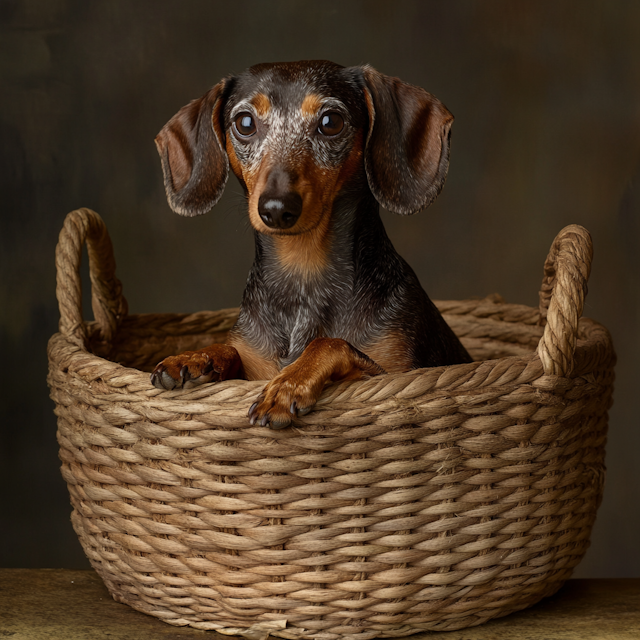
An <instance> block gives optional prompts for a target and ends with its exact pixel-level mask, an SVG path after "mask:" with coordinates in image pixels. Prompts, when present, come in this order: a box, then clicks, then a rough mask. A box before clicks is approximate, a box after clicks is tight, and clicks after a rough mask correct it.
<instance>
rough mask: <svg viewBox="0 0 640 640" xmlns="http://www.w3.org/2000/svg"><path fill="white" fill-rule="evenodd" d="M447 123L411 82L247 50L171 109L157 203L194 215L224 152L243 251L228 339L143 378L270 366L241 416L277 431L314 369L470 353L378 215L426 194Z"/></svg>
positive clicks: (338, 370)
mask: <svg viewBox="0 0 640 640" xmlns="http://www.w3.org/2000/svg"><path fill="white" fill-rule="evenodd" d="M452 122H453V116H452V115H451V114H450V113H449V111H448V110H447V109H446V108H445V107H444V105H443V104H442V103H441V102H440V101H438V100H437V99H436V98H435V97H433V96H432V95H430V94H429V93H427V92H426V91H424V90H423V89H420V88H419V87H415V86H412V85H410V84H407V83H405V82H402V81H401V80H399V79H398V78H392V77H389V76H386V75H383V74H381V73H379V72H377V71H376V70H375V69H373V68H372V67H370V66H362V67H347V68H345V67H342V66H340V65H337V64H334V63H332V62H327V61H303V62H293V63H289V62H287V63H275V64H259V65H256V66H254V67H251V68H250V69H249V70H248V71H246V72H245V73H243V74H241V75H239V76H231V77H227V78H224V79H223V80H222V81H221V82H220V83H218V84H217V85H216V86H214V87H213V88H212V89H211V90H210V91H209V92H208V93H206V94H205V95H204V96H202V97H201V98H199V99H198V100H194V101H192V102H191V103H190V104H188V105H187V106H186V107H183V108H182V109H181V110H180V111H179V112H178V113H177V114H176V115H175V116H174V117H173V118H172V119H171V120H169V122H168V123H167V124H166V125H165V127H164V128H163V129H162V131H160V133H159V134H158V136H157V138H156V144H157V147H158V151H159V153H160V157H161V161H162V169H163V172H164V183H165V188H166V192H167V198H168V200H169V204H170V206H171V208H172V209H173V210H174V211H176V212H177V213H180V214H182V215H187V216H194V215H198V214H202V213H206V212H207V211H208V210H209V209H211V207H213V206H214V205H215V204H216V202H217V201H218V199H219V198H220V195H221V194H222V191H223V189H224V186H225V183H226V181H227V176H228V173H229V166H231V170H232V171H233V173H234V174H235V175H236V177H237V178H238V180H239V181H240V184H241V185H242V187H243V189H244V191H245V194H246V197H247V201H248V209H249V220H250V222H251V225H252V227H253V229H254V235H255V247H256V253H255V260H254V263H253V266H252V268H251V272H250V273H249V278H248V281H247V286H246V289H245V291H244V296H243V299H242V306H241V308H240V315H239V317H238V321H237V323H236V324H235V326H234V327H233V329H232V330H231V331H230V332H229V336H228V339H227V343H226V344H224V345H223V344H214V345H212V346H210V347H206V348H204V349H201V350H199V351H191V352H186V353H183V354H181V355H178V356H171V357H168V358H165V359H164V360H163V361H162V362H161V363H160V364H159V365H158V366H157V367H156V369H155V371H154V372H153V374H152V375H151V381H152V383H153V384H154V385H155V386H156V387H158V388H160V389H174V388H180V387H190V386H193V385H197V384H202V383H204V382H212V381H219V380H227V379H230V378H244V379H248V380H269V382H268V384H267V385H266V387H265V388H264V390H263V392H262V394H261V395H260V396H259V398H258V399H257V401H256V402H255V403H254V404H253V405H252V406H251V408H250V409H249V415H248V418H249V421H250V423H251V424H256V423H257V424H260V425H262V426H267V425H268V426H270V427H271V428H273V429H281V428H284V427H287V426H288V425H290V424H291V423H292V420H293V419H294V418H295V417H296V416H302V415H305V414H306V413H308V412H309V411H310V410H311V409H312V407H313V405H314V404H315V403H316V401H317V400H318V398H319V397H320V394H321V393H322V390H323V387H324V386H325V384H326V383H327V382H330V381H338V380H358V379H361V378H364V377H367V376H374V375H377V374H381V373H385V372H389V373H392V372H401V371H408V370H411V369H416V368H420V367H433V366H439V365H447V364H456V363H461V362H470V361H471V359H470V357H469V354H468V353H467V351H466V350H465V349H464V347H463V346H462V344H461V343H460V341H459V340H458V338H457V337H456V336H455V334H454V333H453V331H452V330H451V329H450V328H449V326H448V325H447V324H446V322H445V321H444V319H443V318H442V316H441V315H440V313H439V312H438V310H437V309H436V307H435V306H434V304H433V303H432V302H431V300H430V299H429V298H428V296H427V294H426V293H425V292H424V290H423V289H422V287H421V286H420V283H419V281H418V278H417V277H416V275H415V273H414V272H413V271H412V269H411V268H410V267H409V265H408V264H407V263H406V262H405V261H404V260H403V259H402V258H401V257H400V256H399V255H398V254H397V253H396V251H395V249H394V248H393V246H392V244H391V241H390V240H389V238H388V237H387V234H386V232H385V230H384V227H383V224H382V221H381V219H380V215H379V204H381V205H383V206H384V207H386V208H387V209H389V210H390V211H392V212H395V213H400V214H411V213H415V212H417V211H419V210H421V209H423V208H425V207H426V206H428V205H429V204H430V203H431V202H432V201H433V200H434V199H435V198H436V196H437V195H438V193H439V192H440V190H441V188H442V185H443V183H444V180H445V177H446V174H447V169H448V165H449V138H450V129H451V124H452Z"/></svg>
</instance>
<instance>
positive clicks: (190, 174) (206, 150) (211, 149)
mask: <svg viewBox="0 0 640 640" xmlns="http://www.w3.org/2000/svg"><path fill="white" fill-rule="evenodd" d="M227 84H228V80H226V79H225V80H222V81H221V82H219V83H218V84H217V85H216V86H215V87H213V88H212V89H210V90H209V91H208V92H207V93H205V94H204V95H203V96H202V97H201V98H198V99H197V100H193V101H191V102H190V103H189V104H188V105H187V106H186V107H182V109H180V111H178V113H176V115H175V116H173V118H171V120H169V122H167V124H166V125H165V126H164V127H163V128H162V130H161V131H160V133H159V134H158V135H157V136H156V146H157V148H158V153H159V154H160V159H161V161H162V172H163V173H164V187H165V190H166V192H167V200H168V201H169V206H170V207H171V208H172V209H173V210H174V211H175V212H176V213H180V214H182V215H184V216H196V215H199V214H201V213H206V212H207V211H209V209H211V207H213V205H215V204H216V202H218V200H219V199H220V196H221V195H222V192H223V191H224V185H225V184H226V182H227V177H228V175H229V159H228V158H227V154H226V152H225V151H224V147H225V134H224V127H223V125H222V106H223V102H224V99H223V96H224V94H225V88H226V85H227Z"/></svg>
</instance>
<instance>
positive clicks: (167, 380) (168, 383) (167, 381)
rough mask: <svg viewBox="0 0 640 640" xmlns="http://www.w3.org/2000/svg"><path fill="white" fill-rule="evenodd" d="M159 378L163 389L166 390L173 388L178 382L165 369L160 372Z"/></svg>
mask: <svg viewBox="0 0 640 640" xmlns="http://www.w3.org/2000/svg"><path fill="white" fill-rule="evenodd" d="M160 378H161V384H162V387H163V389H167V390H168V391H171V389H175V388H176V386H177V384H178V383H177V382H176V381H175V380H174V379H173V378H172V377H171V376H170V375H169V374H168V373H167V372H166V371H161V372H160Z"/></svg>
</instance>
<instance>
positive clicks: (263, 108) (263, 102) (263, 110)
mask: <svg viewBox="0 0 640 640" xmlns="http://www.w3.org/2000/svg"><path fill="white" fill-rule="evenodd" d="M249 102H251V104H252V105H253V106H254V107H255V109H256V113H257V114H258V115H259V116H260V117H261V118H264V117H265V116H266V115H267V114H268V113H269V110H270V109H271V102H270V100H269V98H267V96H265V95H264V93H257V94H256V95H255V96H253V98H251V100H250V101H249Z"/></svg>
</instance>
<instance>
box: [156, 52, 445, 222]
mask: <svg viewBox="0 0 640 640" xmlns="http://www.w3.org/2000/svg"><path fill="white" fill-rule="evenodd" d="M452 122H453V116H452V115H451V114H450V113H449V111H447V109H446V107H445V106H444V105H443V104H442V103H441V102H440V101H439V100H437V99H436V98H434V97H433V96H432V95H430V94H429V93H427V92H426V91H424V90H423V89H420V88H419V87H415V86H412V85H410V84H407V83H405V82H402V81H401V80H399V79H398V78H392V77H389V76H385V75H383V74H381V73H378V72H377V71H376V70H375V69H373V68H371V67H369V66H364V67H348V68H345V67H341V66H340V65H337V64H334V63H332V62H327V61H312V62H306V61H305V62H294V63H276V64H260V65H256V66H254V67H251V68H250V69H249V70H248V71H246V72H245V73H243V74H242V75H240V76H232V77H228V78H225V79H223V80H222V81H221V82H219V83H218V84H217V85H216V86H215V87H213V88H212V89H211V90H210V91H209V92H208V93H206V94H205V95H204V96H202V97H201V98H199V99H198V100H194V101H193V102H191V103H190V104H188V105H187V106H186V107H183V108H182V109H181V110H180V111H179V112H178V113H177V114H176V115H175V116H174V117H173V118H171V120H169V122H168V123H167V124H166V125H165V126H164V128H163V129H162V131H160V133H159V134H158V136H157V137H156V145H157V147H158V151H159V153H160V157H161V159H162V169H163V171H164V182H165V187H166V191H167V197H168V200H169V204H170V206H171V208H172V209H173V210H174V211H176V212H177V213H180V214H183V215H189V216H193V215H198V214H201V213H206V212H207V211H208V210H209V209H211V207H213V206H214V205H215V204H216V202H217V201H218V199H219V198H220V196H221V194H222V191H223V190H224V185H225V183H226V180H227V176H228V173H229V165H231V169H232V170H233V172H234V173H235V175H236V176H237V178H238V180H240V183H241V184H242V185H243V187H244V189H245V191H246V194H247V196H248V201H249V216H250V220H251V224H252V225H253V227H254V228H255V229H256V230H257V231H259V232H262V233H276V234H285V235H289V234H299V233H304V232H305V231H308V230H310V229H313V228H314V227H315V226H317V225H318V224H319V221H320V220H321V219H322V218H323V216H324V215H325V213H327V212H329V211H330V210H331V207H332V205H333V201H334V199H335V198H336V196H337V195H338V194H339V193H340V192H341V191H342V190H343V189H345V188H346V187H347V186H348V185H351V184H354V181H358V180H360V181H361V183H362V184H363V185H366V184H368V186H369V188H370V189H371V192H372V193H373V195H374V196H375V198H376V199H377V200H378V202H379V203H380V204H382V205H383V206H384V207H386V208H387V209H389V210H390V211H393V212H395V213H403V214H410V213H415V212H417V211H419V210H420V209H423V208H424V207H426V206H428V205H429V204H430V203H431V202H432V201H433V200H434V199H435V198H436V196H437V195H438V193H439V192H440V190H441V188H442V185H443V184H444V180H445V178H446V174H447V169H448V166H449V137H450V130H451V124H452Z"/></svg>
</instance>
